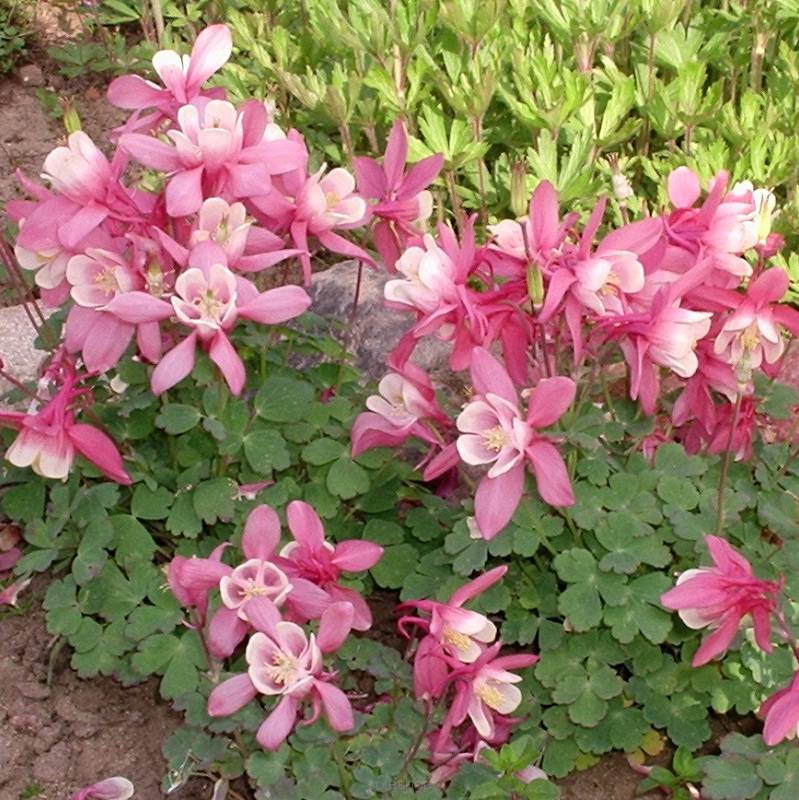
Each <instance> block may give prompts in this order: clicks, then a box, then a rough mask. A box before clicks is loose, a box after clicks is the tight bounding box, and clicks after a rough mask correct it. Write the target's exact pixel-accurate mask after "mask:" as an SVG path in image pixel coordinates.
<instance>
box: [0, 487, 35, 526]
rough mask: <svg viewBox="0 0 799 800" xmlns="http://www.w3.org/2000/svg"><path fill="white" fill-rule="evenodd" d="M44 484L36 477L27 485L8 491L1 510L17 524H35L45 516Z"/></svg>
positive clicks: (11, 488)
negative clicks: (34, 522)
mask: <svg viewBox="0 0 799 800" xmlns="http://www.w3.org/2000/svg"><path fill="white" fill-rule="evenodd" d="M44 496H45V491H44V483H42V482H41V481H40V480H38V479H36V478H35V477H34V476H31V477H29V478H28V479H27V480H26V481H25V483H21V484H19V486H12V487H10V488H9V489H6V491H5V494H3V500H2V502H0V508H2V509H3V513H4V514H5V515H6V516H7V517H8V518H9V519H11V520H14V521H15V522H33V521H34V520H36V519H41V518H42V516H43V515H44Z"/></svg>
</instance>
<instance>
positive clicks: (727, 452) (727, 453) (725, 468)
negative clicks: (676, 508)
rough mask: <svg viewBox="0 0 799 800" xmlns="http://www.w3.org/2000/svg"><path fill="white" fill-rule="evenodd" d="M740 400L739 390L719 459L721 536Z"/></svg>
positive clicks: (719, 534) (718, 525)
mask: <svg viewBox="0 0 799 800" xmlns="http://www.w3.org/2000/svg"><path fill="white" fill-rule="evenodd" d="M742 401H743V393H742V392H740V391H739V392H738V395H737V396H736V398H735V409H734V410H733V412H732V425H730V433H729V435H728V436H727V446H726V447H725V448H724V456H723V457H722V460H721V475H720V476H719V492H718V502H717V505H716V531H715V533H716V536H721V529H722V528H723V527H724V487H725V485H726V483H727V473H728V472H729V469H730V458H731V457H732V437H733V436H734V435H735V426H736V425H737V424H738V417H739V416H740V413H741V402H742Z"/></svg>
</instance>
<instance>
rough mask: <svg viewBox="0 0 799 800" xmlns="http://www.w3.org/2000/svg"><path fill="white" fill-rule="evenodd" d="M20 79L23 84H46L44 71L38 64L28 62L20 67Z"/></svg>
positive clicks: (34, 85)
mask: <svg viewBox="0 0 799 800" xmlns="http://www.w3.org/2000/svg"><path fill="white" fill-rule="evenodd" d="M19 81H20V83H21V84H22V85H23V86H31V87H37V86H44V73H43V72H42V70H41V67H40V66H39V65H38V64H26V65H25V66H24V67H20V69H19Z"/></svg>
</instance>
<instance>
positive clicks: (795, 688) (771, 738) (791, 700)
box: [757, 672, 799, 747]
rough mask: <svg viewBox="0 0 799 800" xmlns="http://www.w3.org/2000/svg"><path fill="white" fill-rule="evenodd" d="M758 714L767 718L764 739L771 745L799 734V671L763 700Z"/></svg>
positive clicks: (762, 717)
mask: <svg viewBox="0 0 799 800" xmlns="http://www.w3.org/2000/svg"><path fill="white" fill-rule="evenodd" d="M757 715H758V716H759V717H760V718H761V719H765V722H766V724H765V725H764V726H763V740H764V741H765V743H766V744H767V745H768V746H769V747H774V745H777V744H779V743H780V742H781V741H783V739H794V738H796V737H797V736H799V672H797V673H796V674H795V675H794V676H793V679H792V680H791V682H790V683H789V684H788V685H787V686H785V687H784V688H782V689H779V690H778V691H776V692H774V694H773V695H771V697H769V698H768V699H766V700H765V701H764V702H763V704H762V705H761V706H760V708H759V709H758V712H757Z"/></svg>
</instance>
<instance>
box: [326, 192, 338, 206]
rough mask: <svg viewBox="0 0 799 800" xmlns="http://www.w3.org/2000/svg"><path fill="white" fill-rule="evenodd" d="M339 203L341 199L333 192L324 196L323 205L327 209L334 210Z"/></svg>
mask: <svg viewBox="0 0 799 800" xmlns="http://www.w3.org/2000/svg"><path fill="white" fill-rule="evenodd" d="M340 202H341V198H340V197H339V196H338V195H337V194H336V193H335V192H328V193H327V194H326V195H325V203H327V207H328V208H335V207H336V206H337V205H338V204H339V203H340Z"/></svg>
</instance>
